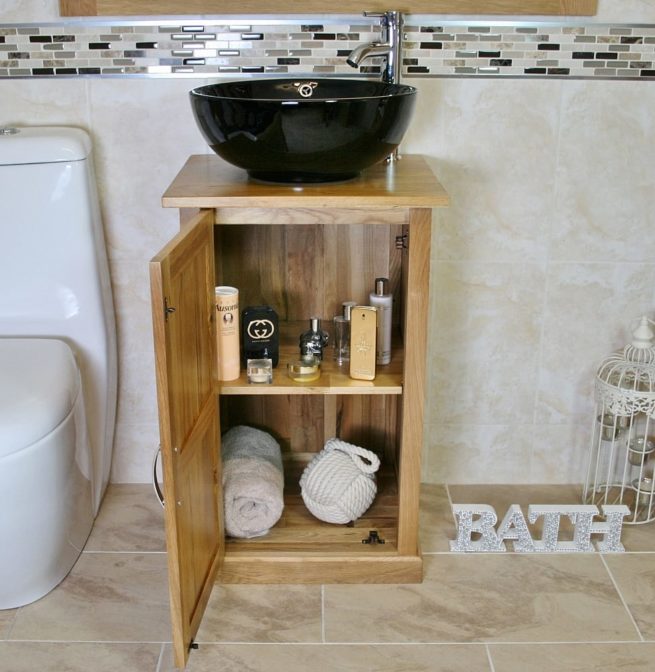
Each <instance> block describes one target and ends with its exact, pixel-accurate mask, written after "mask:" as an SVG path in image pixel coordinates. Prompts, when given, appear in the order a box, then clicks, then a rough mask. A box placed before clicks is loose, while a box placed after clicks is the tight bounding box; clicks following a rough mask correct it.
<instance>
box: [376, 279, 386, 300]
mask: <svg viewBox="0 0 655 672" xmlns="http://www.w3.org/2000/svg"><path fill="white" fill-rule="evenodd" d="M388 284H389V279H388V278H375V293H376V294H377V295H378V296H384V295H385V294H387V286H388Z"/></svg>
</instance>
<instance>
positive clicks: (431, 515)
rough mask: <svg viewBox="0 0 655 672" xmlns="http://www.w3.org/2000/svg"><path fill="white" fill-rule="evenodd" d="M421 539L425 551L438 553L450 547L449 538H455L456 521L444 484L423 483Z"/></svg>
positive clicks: (420, 521) (422, 548) (420, 523)
mask: <svg viewBox="0 0 655 672" xmlns="http://www.w3.org/2000/svg"><path fill="white" fill-rule="evenodd" d="M419 526H420V528H419V529H420V539H421V550H422V551H423V553H438V552H440V551H447V550H448V549H449V546H448V540H449V539H454V538H455V523H454V520H453V514H452V511H451V508H450V502H449V501H448V492H447V491H446V487H445V486H443V485H435V484H433V483H423V484H422V485H421V510H420V520H419Z"/></svg>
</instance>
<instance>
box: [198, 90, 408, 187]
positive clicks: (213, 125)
mask: <svg viewBox="0 0 655 672" xmlns="http://www.w3.org/2000/svg"><path fill="white" fill-rule="evenodd" d="M190 95H191V104H192V106H193V112H194V114H195V117H196V121H197V122H198V126H199V127H200V130H201V131H202V133H203V135H204V136H205V139H206V140H207V142H208V143H209V146H210V147H211V148H212V149H213V150H214V151H215V152H216V153H217V154H218V155H219V156H220V157H222V158H223V159H225V160H226V161H228V162H229V163H232V164H234V165H235V166H239V167H240V168H244V169H245V170H247V171H248V174H249V175H250V176H251V177H253V178H255V179H259V180H265V181H271V182H332V181H338V180H347V179H351V178H353V177H356V176H357V175H358V174H359V172H360V171H361V170H362V169H363V168H367V167H368V166H372V165H373V164H374V163H377V162H378V161H380V160H382V159H384V158H385V157H386V156H388V155H389V154H390V153H391V152H392V151H393V150H394V149H395V148H396V147H397V146H398V144H399V143H400V141H401V139H402V137H403V135H404V134H405V131H406V130H407V127H408V125H409V122H410V118H411V116H412V112H413V109H414V103H415V101H416V89H415V88H414V87H412V86H403V85H399V84H385V83H383V82H375V81H366V80H357V79H261V80H250V81H243V82H227V83H224V84H210V85H209V86H201V87H199V88H197V89H194V90H193V91H191V94H190Z"/></svg>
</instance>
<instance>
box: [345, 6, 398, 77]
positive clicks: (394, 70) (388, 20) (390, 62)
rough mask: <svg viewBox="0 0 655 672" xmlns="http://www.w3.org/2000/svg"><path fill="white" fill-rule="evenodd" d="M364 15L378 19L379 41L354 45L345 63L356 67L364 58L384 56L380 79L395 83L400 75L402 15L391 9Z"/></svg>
mask: <svg viewBox="0 0 655 672" xmlns="http://www.w3.org/2000/svg"><path fill="white" fill-rule="evenodd" d="M364 16H371V17H377V18H379V19H380V25H381V27H382V35H381V39H380V41H379V42H369V43H368V44H361V45H359V46H358V47H355V48H354V49H353V50H352V51H351V52H350V54H349V55H348V58H347V59H346V63H348V65H350V66H352V67H353V68H357V67H358V66H359V64H360V63H361V62H362V61H363V60H364V59H365V58H372V57H375V56H384V57H385V64H384V68H383V70H382V81H383V82H387V83H388V84H397V83H398V80H399V76H400V63H401V60H400V59H401V48H402V32H401V31H402V25H403V15H402V14H401V13H400V12H396V11H392V12H384V13H382V14H379V13H375V12H364Z"/></svg>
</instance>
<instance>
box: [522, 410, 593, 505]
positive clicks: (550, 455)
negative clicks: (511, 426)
mask: <svg viewBox="0 0 655 672" xmlns="http://www.w3.org/2000/svg"><path fill="white" fill-rule="evenodd" d="M570 421H572V423H574V424H566V425H542V424H535V425H534V427H533V428H532V459H531V462H530V478H529V482H530V483H575V484H576V492H577V493H578V497H579V496H580V492H581V490H580V488H579V487H577V484H581V483H583V482H584V480H585V478H586V474H587V460H588V452H589V441H590V431H591V422H592V417H591V416H589V415H581V416H574V415H572V416H570Z"/></svg>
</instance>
